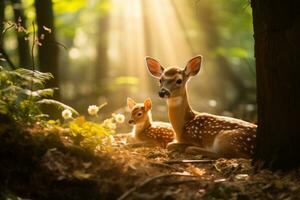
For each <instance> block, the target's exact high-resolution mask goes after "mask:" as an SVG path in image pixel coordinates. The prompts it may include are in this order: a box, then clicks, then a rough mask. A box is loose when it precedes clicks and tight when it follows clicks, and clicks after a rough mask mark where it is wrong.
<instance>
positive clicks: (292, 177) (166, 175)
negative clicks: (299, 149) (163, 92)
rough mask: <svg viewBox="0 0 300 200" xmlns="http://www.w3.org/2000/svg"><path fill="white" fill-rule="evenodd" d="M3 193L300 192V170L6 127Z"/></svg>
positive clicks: (0, 156) (203, 195) (224, 195)
mask: <svg viewBox="0 0 300 200" xmlns="http://www.w3.org/2000/svg"><path fill="white" fill-rule="evenodd" d="M0 163H1V165H0V192H1V194H0V199H9V198H10V199H18V197H19V198H24V199H91V200H92V199H119V200H124V199H146V200H147V199H149V200H150V199H168V200H169V199H170V200H171V199H240V200H242V199H245V200H247V199H285V200H288V199H300V184H299V183H300V170H299V169H295V170H292V171H289V172H280V171H277V172H271V171H268V170H261V171H257V172H255V171H254V170H253V167H252V166H251V160H245V159H218V160H210V159H208V158H202V157H201V156H199V155H197V156H195V155H188V154H184V153H181V152H168V151H167V150H166V149H161V148H158V147H157V148H145V147H135V148H133V147H131V146H128V145H125V144H124V143H123V142H122V140H118V139H116V140H115V141H113V143H112V146H110V147H109V148H105V149H101V150H99V151H97V152H96V153H91V152H90V151H86V150H84V149H81V148H79V147H77V146H74V145H72V144H71V143H70V142H69V141H68V139H67V138H66V137H64V136H63V135H61V134H59V133H49V132H47V131H45V130H34V131H33V130H27V131H25V132H24V131H23V132H22V131H21V133H16V131H12V130H10V131H9V130H8V131H5V132H0Z"/></svg>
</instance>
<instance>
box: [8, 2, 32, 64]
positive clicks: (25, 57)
mask: <svg viewBox="0 0 300 200" xmlns="http://www.w3.org/2000/svg"><path fill="white" fill-rule="evenodd" d="M10 1H11V4H12V6H13V11H14V16H15V21H16V23H20V24H21V25H22V26H23V27H24V28H25V29H26V17H25V15H24V11H23V8H22V2H21V1H20V0H10ZM19 20H21V21H19ZM24 37H25V35H24V33H18V32H17V40H18V55H19V66H20V67H23V68H30V66H31V64H32V63H31V61H30V50H29V44H28V41H26V40H25V38H24Z"/></svg>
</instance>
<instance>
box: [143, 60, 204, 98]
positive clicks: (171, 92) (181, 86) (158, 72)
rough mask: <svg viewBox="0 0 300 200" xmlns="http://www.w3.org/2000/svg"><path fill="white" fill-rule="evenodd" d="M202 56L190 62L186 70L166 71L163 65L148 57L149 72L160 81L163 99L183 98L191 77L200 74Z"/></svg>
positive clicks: (171, 68) (174, 69)
mask: <svg viewBox="0 0 300 200" xmlns="http://www.w3.org/2000/svg"><path fill="white" fill-rule="evenodd" d="M201 63H202V56H200V55H199V56H196V57H194V58H192V59H191V60H189V61H188V63H187V65H186V67H185V68H184V69H180V68H178V67H170V68H168V69H165V68H164V67H162V65H161V64H160V63H159V62H158V61H157V60H155V59H154V58H151V57H146V64H147V67H148V70H149V72H150V73H151V75H152V76H153V77H154V78H157V79H159V82H160V91H159V92H158V94H159V96H160V97H161V98H173V97H178V96H182V94H183V93H184V92H185V86H186V83H187V81H188V80H189V78H190V77H191V76H195V75H196V74H198V72H199V71H200V68H201Z"/></svg>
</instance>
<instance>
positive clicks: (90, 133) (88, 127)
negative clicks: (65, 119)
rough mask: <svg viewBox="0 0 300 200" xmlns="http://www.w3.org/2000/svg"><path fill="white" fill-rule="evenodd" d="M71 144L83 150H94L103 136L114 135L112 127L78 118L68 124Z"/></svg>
mask: <svg viewBox="0 0 300 200" xmlns="http://www.w3.org/2000/svg"><path fill="white" fill-rule="evenodd" d="M68 127H69V128H70V131H71V138H72V140H73V142H74V143H75V144H77V145H80V146H81V147H83V148H86V149H89V150H95V149H96V147H97V146H100V145H101V144H102V143H103V138H104V136H110V135H111V134H113V133H114V129H113V128H112V127H109V126H106V125H105V124H103V123H102V124H98V123H95V122H91V121H87V120H86V119H85V117H83V116H81V117H78V118H76V119H74V120H72V121H71V122H69V123H68Z"/></svg>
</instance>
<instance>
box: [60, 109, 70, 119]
mask: <svg viewBox="0 0 300 200" xmlns="http://www.w3.org/2000/svg"><path fill="white" fill-rule="evenodd" d="M61 116H62V117H63V118H64V119H71V118H72V112H71V110H69V109H65V110H63V111H62V112H61Z"/></svg>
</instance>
